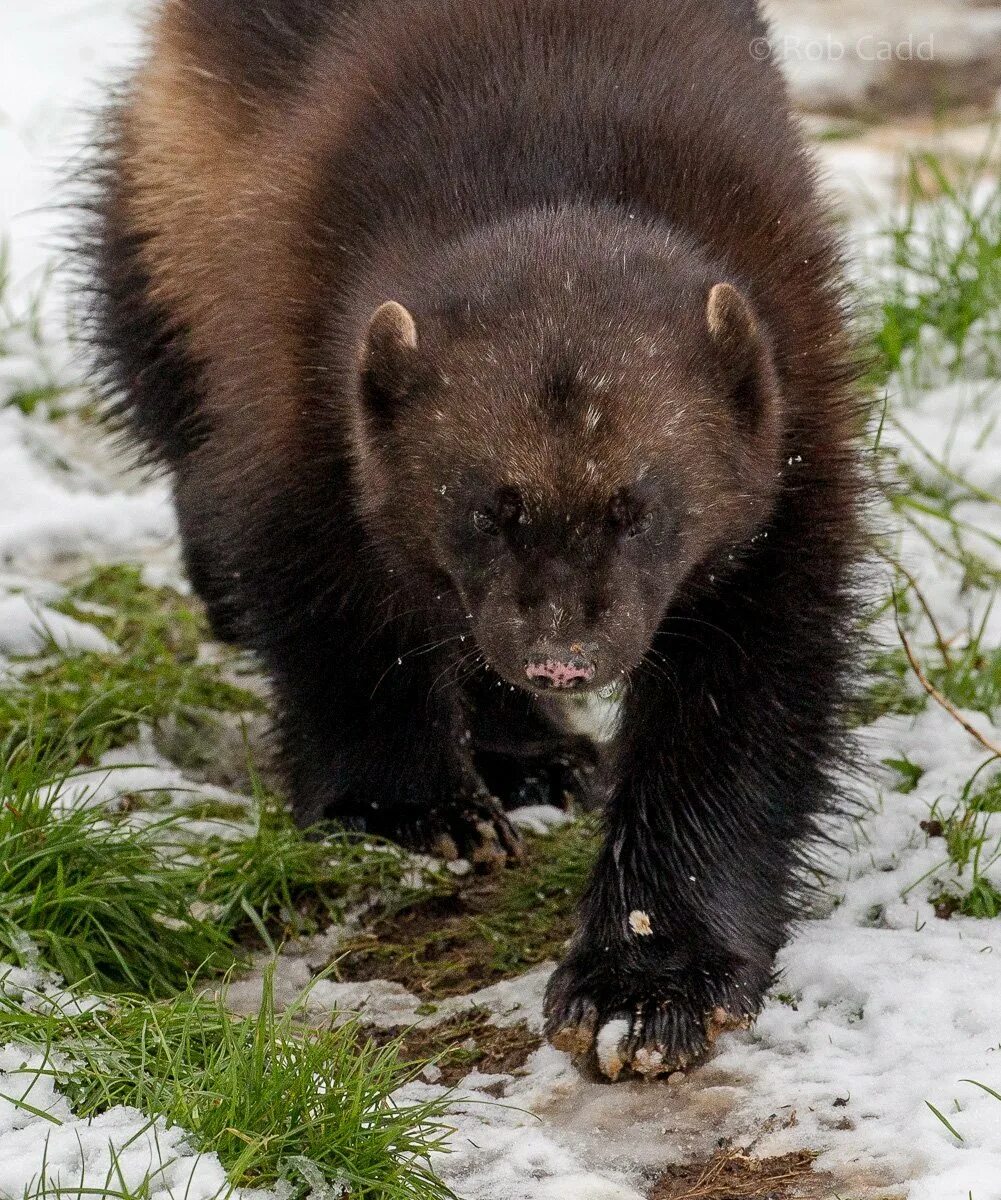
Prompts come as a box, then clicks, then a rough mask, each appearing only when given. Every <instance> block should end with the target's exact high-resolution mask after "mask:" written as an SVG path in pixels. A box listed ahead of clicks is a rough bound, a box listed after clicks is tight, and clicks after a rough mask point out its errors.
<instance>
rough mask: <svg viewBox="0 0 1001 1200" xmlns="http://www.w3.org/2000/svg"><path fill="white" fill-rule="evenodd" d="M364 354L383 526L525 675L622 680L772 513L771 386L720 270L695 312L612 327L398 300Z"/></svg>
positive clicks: (569, 687)
mask: <svg viewBox="0 0 1001 1200" xmlns="http://www.w3.org/2000/svg"><path fill="white" fill-rule="evenodd" d="M425 326H426V327H427V333H426V335H425V334H424V333H423V332H419V328H420V329H423V328H424V327H425ZM366 361H367V375H366V386H367V388H368V394H369V408H370V412H371V418H372V421H373V424H374V427H375V430H374V433H373V434H372V436H373V440H374V441H375V442H376V443H377V444H378V445H379V446H380V447H381V448H380V450H379V452H378V453H379V454H380V455H381V456H382V459H383V461H384V463H386V473H385V475H384V477H383V482H382V487H381V490H382V493H383V495H382V499H381V501H380V503H381V504H382V505H383V507H384V508H386V509H390V510H391V512H392V519H391V527H392V529H393V530H394V531H395V533H396V534H397V535H398V536H401V537H402V538H403V539H404V540H405V541H407V542H408V544H409V545H410V547H411V548H412V552H413V554H414V555H415V556H417V557H421V558H423V559H424V560H425V561H428V560H430V561H431V562H432V563H433V564H434V566H435V567H437V568H438V569H439V570H440V571H442V572H443V573H445V574H446V575H447V576H448V577H449V578H450V579H451V581H452V584H453V586H454V588H455V591H456V592H457V593H458V595H459V597H461V600H462V604H463V607H464V608H465V612H466V614H467V619H468V620H469V621H470V622H471V626H472V632H473V634H474V636H475V639H476V642H477V644H478V647H479V650H480V652H481V654H482V656H483V659H484V660H485V661H486V663H487V664H488V665H489V666H491V667H492V668H493V669H494V670H496V671H497V672H498V673H499V674H500V675H502V676H503V677H504V678H505V679H507V680H508V681H509V682H510V683H512V684H515V685H517V686H519V687H521V688H524V689H527V690H530V691H535V692H558V693H564V692H571V691H600V690H603V689H606V688H609V687H610V686H614V685H615V684H616V683H617V682H618V681H619V680H620V679H622V678H623V677H624V676H626V675H628V673H629V672H630V671H632V670H633V669H635V668H636V667H637V666H638V665H639V664H640V663H641V662H642V661H643V660H644V659H645V658H647V657H648V656H650V655H651V654H652V653H653V650H652V647H653V643H654V640H655V636H656V633H657V630H658V627H659V626H660V625H661V623H662V621H663V620H664V617H665V614H666V613H667V612H668V611H669V610H670V608H671V605H672V603H674V602H675V601H676V599H677V598H678V597H679V594H680V593H681V592H682V590H683V589H684V587H685V585H686V582H687V581H688V580H689V579H690V578H691V576H692V573H693V572H694V571H695V570H696V569H697V568H698V567H699V566H700V565H701V564H704V563H706V562H707V560H708V559H709V558H710V557H711V556H713V555H715V554H719V553H720V552H721V551H725V550H726V548H727V547H728V546H733V547H737V546H738V545H739V543H740V542H741V540H743V539H746V538H748V537H750V536H751V535H752V534H753V533H754V532H755V531H756V530H757V529H758V528H759V527H760V524H761V523H762V521H763V520H764V519H765V518H766V517H767V513H768V510H769V505H770V502H771V496H772V495H773V492H774V487H775V479H776V474H777V473H776V469H775V458H776V453H777V443H778V435H777V421H778V415H777V388H776V385H775V380H774V372H773V369H772V367H771V360H770V354H769V352H768V350H767V348H766V346H765V345H764V342H763V339H762V336H761V334H760V333H759V328H758V324H757V322H756V320H755V317H754V315H753V313H752V311H751V309H750V307H749V305H748V304H747V303H746V301H744V299H743V298H742V297H741V295H740V294H739V293H738V292H737V291H736V290H735V289H734V288H732V287H730V286H729V285H723V286H722V287H719V288H714V289H712V291H711V293H710V294H709V295H708V296H707V295H706V294H705V293H703V296H702V298H701V304H700V307H699V308H698V309H697V310H696V312H695V313H694V314H692V315H691V317H690V319H689V320H687V321H683V322H675V324H674V325H671V326H670V327H664V328H660V329H658V328H656V327H654V328H651V327H649V325H648V326H646V327H644V328H642V329H641V330H639V331H636V330H630V329H623V328H620V329H613V330H611V331H610V332H609V333H607V335H606V337H605V338H604V339H603V340H602V339H598V338H594V339H590V340H589V339H584V338H573V337H569V338H568V337H561V336H559V334H558V333H554V331H553V330H552V329H551V328H543V329H541V330H540V329H539V328H538V327H532V328H526V325H525V322H524V320H523V319H519V320H517V321H513V322H512V323H511V325H510V326H507V327H505V326H503V325H501V324H495V325H494V327H492V328H490V327H488V329H487V330H486V331H484V330H483V329H482V328H477V329H476V330H463V331H460V332H459V333H457V332H456V329H455V326H454V323H453V324H452V325H451V326H446V325H445V324H444V322H435V321H434V320H433V319H430V318H429V319H426V320H424V321H422V323H421V325H420V326H419V324H418V321H417V320H416V319H414V318H413V317H412V316H411V315H410V314H409V313H408V312H407V310H405V309H403V308H402V307H401V306H400V305H397V304H387V305H384V306H383V307H382V308H380V310H379V312H378V313H377V314H376V316H375V317H374V319H373V322H372V326H371V328H370V332H369V342H368V351H367V360H366ZM401 380H406V381H407V382H406V383H405V384H401V382H400V381H401ZM390 391H392V392H393V394H392V395H389V394H388V392H390ZM380 396H381V400H380ZM380 404H381V406H382V407H381V412H382V414H383V415H382V417H381V418H380V416H379V413H380ZM380 419H381V420H383V421H384V425H383V426H382V432H381V433H380V432H379V427H378V422H379V421H380Z"/></svg>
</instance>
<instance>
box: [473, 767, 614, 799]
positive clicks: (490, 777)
mask: <svg viewBox="0 0 1001 1200" xmlns="http://www.w3.org/2000/svg"><path fill="white" fill-rule="evenodd" d="M477 769H478V771H479V773H480V775H481V777H482V778H483V781H484V783H485V784H486V785H487V787H488V788H489V789H490V791H491V792H492V793H493V795H495V796H498V797H499V798H500V800H501V803H502V804H503V806H504V808H506V809H508V810H510V809H513V808H526V807H529V806H533V807H534V806H535V805H540V804H545V805H551V806H552V807H553V808H561V809H564V810H565V809H569V808H572V807H573V806H574V805H579V806H581V807H585V808H586V807H588V800H589V797H590V795H591V793H592V792H593V790H594V767H593V766H592V765H591V764H590V763H588V762H586V761H577V760H571V759H554V760H552V761H548V762H547V761H539V760H531V759H524V760H523V759H519V758H515V757H510V756H508V755H500V754H484V755H482V756H478V757H477Z"/></svg>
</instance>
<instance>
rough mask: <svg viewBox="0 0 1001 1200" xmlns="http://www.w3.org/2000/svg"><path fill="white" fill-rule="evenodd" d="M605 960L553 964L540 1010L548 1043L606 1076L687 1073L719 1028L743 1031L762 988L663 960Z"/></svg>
mask: <svg viewBox="0 0 1001 1200" xmlns="http://www.w3.org/2000/svg"><path fill="white" fill-rule="evenodd" d="M607 960H608V954H607V953H606V954H602V955H601V956H598V955H589V954H586V953H581V952H577V953H575V954H574V955H573V956H572V957H571V958H570V959H568V960H567V961H566V962H565V963H564V964H563V965H562V966H560V967H558V968H557V970H556V971H555V973H554V974H553V977H552V979H551V980H550V981H549V987H548V989H547V991H546V1005H545V1014H546V1036H547V1037H548V1038H549V1040H550V1042H552V1044H553V1045H554V1046H555V1047H556V1048H557V1049H558V1050H564V1051H566V1052H567V1053H568V1054H570V1055H572V1056H573V1058H574V1060H575V1061H576V1062H578V1064H579V1065H581V1066H582V1067H583V1068H585V1069H587V1070H589V1071H591V1072H592V1073H597V1074H600V1075H603V1076H605V1077H606V1078H608V1079H613V1080H614V1079H618V1078H619V1077H620V1075H622V1074H624V1073H633V1074H636V1075H640V1076H643V1077H645V1078H648V1079H652V1078H655V1077H656V1076H659V1075H670V1074H672V1073H673V1072H675V1071H684V1070H687V1069H688V1068H689V1067H690V1066H692V1065H693V1064H694V1063H696V1062H697V1061H698V1060H699V1059H700V1058H701V1057H702V1056H703V1055H704V1054H705V1053H706V1052H707V1051H708V1050H709V1049H710V1047H711V1046H712V1045H713V1044H714V1043H715V1041H716V1039H717V1038H718V1037H719V1036H720V1034H721V1033H724V1032H726V1031H727V1030H731V1029H746V1028H747V1027H748V1026H749V1025H750V1023H751V1021H752V1020H753V1018H754V1015H755V1014H756V1013H757V1011H758V1009H759V1008H760V1005H761V994H762V990H763V989H761V988H751V987H750V986H749V984H748V983H747V982H746V981H741V979H740V978H739V974H737V973H734V972H731V971H728V970H727V971H720V970H715V971H714V970H708V969H706V968H704V967H700V966H696V965H692V966H688V967H682V966H681V965H680V964H677V963H672V962H671V961H670V960H669V959H665V960H662V961H659V962H651V963H650V964H649V967H648V969H646V970H644V969H643V968H642V967H637V966H636V965H631V966H630V967H629V968H628V969H625V970H623V969H618V970H617V969H615V968H614V967H610V965H609V963H608V961H607Z"/></svg>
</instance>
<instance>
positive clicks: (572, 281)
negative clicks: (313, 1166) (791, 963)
mask: <svg viewBox="0 0 1001 1200" xmlns="http://www.w3.org/2000/svg"><path fill="white" fill-rule="evenodd" d="M761 33H762V26H761V23H760V21H759V19H758V17H757V15H756V13H755V10H754V7H753V5H752V3H751V2H750V0H620V2H619V3H616V4H609V3H607V0H352V2H350V3H334V2H333V0H331V2H329V3H325V2H324V0H254V2H252V3H251V2H240V0H168V2H167V3H166V4H165V5H164V7H163V12H162V15H161V17H160V18H159V20H158V22H157V24H156V26H155V29H154V31H153V38H152V47H151V51H150V54H149V56H148V59H147V60H146V63H145V65H144V66H143V68H142V69H141V70H140V71H139V73H138V74H137V76H136V77H135V79H134V80H133V81H132V83H131V85H130V87H129V89H128V91H127V94H126V96H125V98H124V100H123V102H122V103H121V104H119V105H117V106H116V108H115V109H114V111H113V112H112V113H111V114H110V115H109V118H108V126H107V128H108V142H109V146H108V152H107V154H106V155H105V157H104V159H103V165H102V167H101V172H100V176H101V185H100V189H99V193H100V194H99V199H98V203H97V205H96V206H95V219H94V226H93V230H94V234H95V237H94V240H93V244H92V259H93V262H94V265H95V271H94V276H95V280H96V293H95V294H96V305H95V309H94V318H95V319H94V322H93V328H94V338H95V344H96V346H97V348H98V351H99V352H100V355H101V362H102V366H103V368H104V370H105V373H106V376H107V379H108V382H109V387H110V389H111V390H112V391H113V392H114V395H115V399H116V404H117V413H118V415H119V418H120V419H124V421H125V422H126V423H127V424H128V425H129V426H130V428H131V429H132V431H133V432H134V434H135V435H136V436H137V438H138V440H139V441H140V442H141V443H142V444H143V446H144V447H145V450H146V452H147V453H148V455H149V456H150V457H151V458H152V459H154V460H158V461H160V462H163V463H165V464H166V465H167V466H168V467H169V468H170V469H171V472H172V477H173V480H174V486H175V493H176V498H177V506H178V512H179V517H180V521H181V528H182V532H183V535H184V543H185V553H186V557H187V562H188V566H189V570H190V573H191V576H192V579H193V581H194V582H195V585H196V586H197V588H198V590H199V591H200V592H201V594H202V595H203V596H204V598H205V600H206V602H207V603H208V606H209V609H210V612H211V614H212V617H213V621H214V623H215V626H216V628H217V630H218V632H219V633H220V635H222V636H227V637H232V638H235V639H236V640H239V641H241V642H243V643H244V644H245V645H247V646H249V647H251V648H252V649H254V650H256V651H257V652H258V654H259V655H260V657H261V659H262V661H263V662H264V664H265V666H266V668H267V669H268V671H269V672H270V674H271V676H272V678H273V680H274V683H275V690H276V695H277V698H278V703H279V722H280V729H281V733H282V738H283V751H284V757H285V763H286V767H287V771H288V778H289V786H290V791H291V798H292V802H293V805H294V807H295V810H296V812H297V814H298V816H299V818H300V819H301V820H302V821H303V822H304V823H308V822H311V821H315V820H318V819H320V818H323V817H335V818H338V819H341V820H342V821H345V822H347V823H349V824H353V825H355V826H357V827H360V828H364V829H368V830H374V831H379V832H385V833H389V834H391V835H393V836H398V837H403V838H407V839H409V840H411V841H414V842H416V843H418V844H423V845H439V846H440V845H441V844H442V837H443V836H444V837H445V838H446V841H448V840H449V839H450V840H451V842H452V843H457V844H458V846H459V849H461V850H464V851H468V852H470V853H473V852H476V853H481V852H482V847H481V850H480V851H475V850H474V849H473V848H474V847H475V846H476V845H477V843H478V842H481V843H482V841H483V839H484V838H486V840H487V842H488V843H489V844H490V845H491V846H493V847H494V848H495V849H496V847H497V845H498V844H500V845H503V846H504V847H506V848H507V849H508V850H510V851H512V852H514V851H515V850H516V844H515V839H514V838H513V835H512V833H511V831H510V828H509V827H508V825H507V823H506V821H505V819H504V817H503V814H502V813H501V812H500V810H499V808H498V807H497V805H496V804H495V802H494V801H493V800H492V799H491V798H490V793H491V792H494V793H500V792H503V793H505V794H504V795H502V797H501V798H502V799H504V800H507V799H509V798H510V795H522V796H524V795H525V794H527V793H526V791H525V780H526V779H530V780H531V779H536V778H542V779H545V780H548V781H550V782H552V784H553V786H555V787H556V788H557V789H558V790H559V789H562V786H563V784H564V783H565V782H567V781H568V780H569V781H571V782H572V781H574V780H576V779H577V778H578V768H582V767H586V768H587V769H590V768H591V767H593V765H594V761H595V758H596V757H599V758H600V760H601V766H602V770H603V773H604V777H605V778H606V779H607V787H608V793H609V800H608V808H607V814H608V815H607V820H608V840H607V844H606V848H605V850H604V851H603V853H602V855H601V857H600V860H599V863H598V865H597V868H596V873H595V877H594V880H593V882H592V885H591V887H590V889H589V892H588V895H587V897H586V900H585V903H584V907H583V912H582V925H581V933H580V936H579V938H578V939H577V940H576V941H575V943H574V946H573V947H572V948H571V951H570V953H569V955H568V958H567V960H566V962H565V963H564V964H563V966H562V967H561V968H560V969H559V971H558V972H557V974H556V976H555V977H554V980H553V982H552V984H551V987H550V992H549V999H548V1012H549V1020H550V1033H551V1036H552V1037H553V1038H554V1040H555V1041H556V1042H557V1044H560V1045H565V1046H567V1047H568V1048H571V1049H574V1050H576V1051H579V1052H580V1053H581V1054H590V1053H591V1052H592V1049H593V1041H594V1034H595V1031H596V1028H597V1027H598V1026H599V1025H600V1024H601V1023H602V1022H603V1021H605V1020H607V1019H609V1018H611V1017H614V1016H617V1015H621V1014H623V1013H627V1014H629V1016H630V1020H631V1030H632V1032H631V1033H630V1035H629V1037H628V1038H627V1039H626V1043H625V1044H624V1047H623V1060H624V1061H625V1062H627V1063H630V1064H632V1065H633V1066H634V1067H636V1069H639V1070H647V1071H653V1072H656V1071H660V1070H662V1069H663V1070H667V1069H672V1068H675V1067H677V1066H678V1065H684V1064H685V1063H687V1062H689V1061H690V1060H691V1059H693V1058H694V1057H695V1056H696V1055H697V1054H698V1053H700V1052H701V1051H702V1050H703V1049H704V1047H705V1045H706V1044H707V1042H708V1041H710V1040H711V1039H712V1036H713V1035H714V1031H716V1030H718V1029H719V1028H721V1027H725V1026H727V1025H729V1024H731V1023H733V1022H735V1021H739V1020H740V1019H742V1018H743V1017H744V1016H746V1015H749V1014H753V1013H754V1012H755V1011H756V1010H757V1008H758V1006H759V1004H760V1002H761V998H762V995H763V992H764V989H765V988H766V986H767V984H768V981H769V978H770V974H771V971H772V965H773V960H774V955H775V953H776V951H777V949H778V948H779V946H780V944H781V942H782V940H783V937H784V936H785V932H786V929H787V925H788V922H789V919H790V916H791V912H792V903H793V896H794V894H795V890H796V886H797V872H798V865H799V861H800V860H799V855H800V849H801V846H802V843H803V839H804V838H805V837H807V836H808V835H809V834H810V833H811V831H812V830H813V823H814V820H815V818H816V817H817V816H818V814H820V813H823V812H825V811H827V810H828V809H829V808H830V806H831V803H832V799H833V795H834V791H833V784H832V782H831V772H832V769H833V767H834V765H835V764H836V762H837V759H838V754H839V751H840V747H841V745H842V737H843V734H842V723H843V706H844V702H845V698H846V696H847V693H848V687H849V677H850V674H851V671H852V668H853V665H854V653H853V648H852V647H853V639H852V635H851V622H852V617H853V598H852V572H853V567H854V564H855V561H856V559H857V556H858V549H859V541H860V535H859V524H858V506H859V496H860V491H861V483H860V472H859V468H858V460H857V444H856V439H857V436H858V433H859V430H860V420H859V413H858V406H857V403H856V401H855V398H854V395H853V392H852V389H851V386H850V384H851V375H852V371H851V365H850V359H851V348H850V345H849V341H848V338H847V335H846V332H845V321H844V313H843V308H842V297H841V291H840V281H839V269H840V268H839V261H838V254H837V247H836V244H835V240H834V237H833V235H832V233H831V230H830V228H829V226H828V223H827V220H826V218H825V216H824V213H823V211H822V209H821V207H820V205H819V204H818V201H817V199H816V195H815V185H814V180H813V174H812V170H811V167H810V165H809V162H808V160H807V159H806V157H805V155H804V153H803V150H802V148H801V146H800V142H799V138H798V135H797V133H796V131H795V130H794V128H793V126H792V124H791V122H790V120H789V118H788V116H787V112H786V99H785V94H784V90H783V86H782V82H781V80H780V78H779V75H778V73H777V71H776V70H775V69H774V68H773V66H772V65H770V64H763V63H759V62H756V61H755V60H754V58H753V56H752V55H751V53H750V51H749V43H750V41H751V39H752V38H753V37H756V36H760V34H761ZM721 284H724V285H726V286H724V287H719V285H721ZM387 301H394V302H396V304H397V305H399V306H403V307H396V308H390V309H381V310H380V306H382V305H384V303H385V302H387ZM377 310H380V311H379V315H378V316H376V317H374V314H376V312H377ZM567 647H569V649H568V648H567ZM571 652H572V653H573V654H574V655H578V656H581V661H583V659H584V658H586V659H587V661H588V669H589V670H593V672H594V679H595V684H596V685H597V684H599V683H611V682H614V681H616V680H617V679H619V678H627V679H628V689H627V691H626V694H625V699H624V701H623V712H622V721H621V728H620V731H619V733H618V736H617V737H616V738H615V740H614V742H613V743H612V744H611V746H610V747H609V748H606V749H605V750H604V751H603V752H602V753H601V755H600V756H599V755H597V752H595V751H593V750H591V749H590V748H589V747H587V746H585V745H584V744H582V743H581V742H580V740H579V739H576V738H574V737H572V736H571V735H570V734H569V733H568V732H567V730H566V728H565V727H564V723H563V722H562V721H560V720H559V719H554V717H553V714H554V713H557V712H558V711H559V710H558V708H554V707H553V705H552V704H551V703H549V701H548V700H547V701H545V702H543V700H542V698H540V697H539V696H538V695H537V693H536V690H535V689H534V687H533V686H530V685H529V682H528V681H527V680H526V678H525V674H524V669H523V667H524V663H525V661H526V655H528V656H529V657H530V656H531V655H532V654H537V655H538V654H541V655H543V656H545V655H550V656H553V655H555V656H557V657H560V658H561V661H562V658H565V657H566V656H567V655H569V654H570V653H571ZM561 656H562V657H561ZM592 660H593V661H592ZM574 661H577V660H576V659H575V660H574ZM484 780H485V781H486V784H487V786H486V787H485V786H484ZM632 912H642V913H645V914H647V915H648V916H649V918H650V922H651V927H652V933H651V934H650V935H649V936H644V935H642V934H637V933H636V930H635V929H634V928H633V925H631V923H630V920H629V917H630V913H632ZM633 924H635V922H634V923H633ZM640 925H641V926H642V921H641V922H640Z"/></svg>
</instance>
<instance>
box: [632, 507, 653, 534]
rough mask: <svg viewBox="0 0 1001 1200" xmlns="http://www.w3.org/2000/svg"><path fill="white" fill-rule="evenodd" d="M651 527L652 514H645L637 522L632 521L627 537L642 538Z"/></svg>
mask: <svg viewBox="0 0 1001 1200" xmlns="http://www.w3.org/2000/svg"><path fill="white" fill-rule="evenodd" d="M652 526H653V513H652V512H648V513H645V514H644V515H643V516H642V517H640V519H639V520H638V521H634V522H633V524H632V525H630V526H629V530H628V533H627V536H628V537H631V538H638V537H642V536H643V535H644V534H645V533H649V532H650V529H651V528H652Z"/></svg>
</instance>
